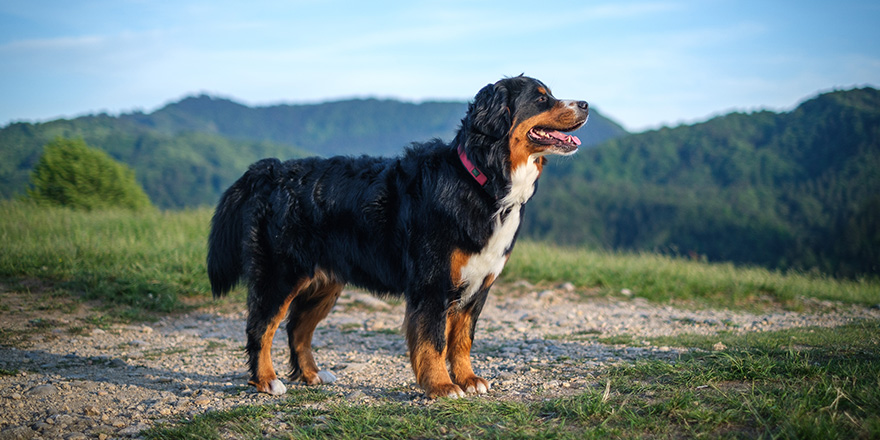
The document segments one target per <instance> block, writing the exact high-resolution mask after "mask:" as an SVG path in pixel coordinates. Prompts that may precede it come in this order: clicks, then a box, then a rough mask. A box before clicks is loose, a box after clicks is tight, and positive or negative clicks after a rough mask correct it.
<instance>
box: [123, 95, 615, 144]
mask: <svg viewBox="0 0 880 440" xmlns="http://www.w3.org/2000/svg"><path fill="white" fill-rule="evenodd" d="M466 111H467V103H466V102H430V101H429V102H424V103H411V102H401V101H395V100H382V99H354V100H347V101H336V102H327V103H321V104H302V105H275V106H270V107H247V106H245V105H242V104H239V103H236V102H234V101H230V100H227V99H222V98H213V97H210V96H206V95H200V96H196V97H189V98H186V99H183V100H182V101H180V102H177V103H173V104H169V105H167V106H165V107H164V108H162V109H160V110H158V111H156V112H154V113H152V114H149V115H144V114H132V115H125V116H123V118H124V119H130V120H132V121H135V122H137V123H138V124H139V125H143V126H149V127H152V128H154V129H156V130H159V131H161V132H163V133H168V134H172V133H186V132H199V133H211V134H218V135H222V136H225V137H229V138H233V139H246V140H265V141H272V142H277V143H280V144H285V145H298V146H300V147H301V148H302V149H304V150H308V151H311V152H313V153H316V154H320V155H322V156H334V155H339V154H343V155H360V154H371V155H379V156H393V155H396V154H398V153H400V152H401V150H402V148H403V147H404V146H407V145H409V144H410V143H411V142H414V141H425V140H428V139H432V138H440V139H444V140H447V141H449V140H451V139H452V138H453V136H454V135H455V131H456V130H457V129H458V126H459V125H460V122H461V119H462V118H463V117H464V115H465V112H466ZM592 118H593V119H591V124H590V129H589V130H587V129H586V128H582V129H581V130H579V131H577V132H576V134H577V135H578V136H580V137H581V140H583V141H584V142H585V143H586V144H587V145H596V144H598V143H600V142H602V141H605V140H608V139H611V138H614V137H617V136H621V135H623V134H626V130H624V129H623V128H622V127H621V126H620V125H618V124H617V123H615V122H613V121H611V120H609V119H607V118H605V117H604V116H602V115H601V114H599V113H597V112H595V111H594V112H593V115H592Z"/></svg>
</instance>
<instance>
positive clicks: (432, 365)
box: [405, 298, 465, 399]
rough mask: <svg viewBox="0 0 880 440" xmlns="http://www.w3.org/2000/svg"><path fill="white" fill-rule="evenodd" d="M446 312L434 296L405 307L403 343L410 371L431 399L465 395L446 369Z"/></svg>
mask: <svg viewBox="0 0 880 440" xmlns="http://www.w3.org/2000/svg"><path fill="white" fill-rule="evenodd" d="M444 302H445V301H444ZM446 313H447V312H446V305H445V304H443V303H442V302H440V301H435V300H434V299H433V298H432V299H423V300H422V301H419V302H415V303H414V302H413V301H410V302H408V303H407V306H406V323H405V328H406V342H407V344H408V345H409V358H410V362H411V363H412V369H413V373H415V376H416V381H417V382H418V383H419V386H421V387H422V389H424V390H425V394H426V395H427V396H428V397H430V398H432V399H433V398H437V397H452V398H457V397H464V395H465V394H464V391H462V389H461V387H459V386H458V385H456V384H454V383H452V379H451V378H450V376H449V371H448V370H447V369H446V355H447V353H446Z"/></svg>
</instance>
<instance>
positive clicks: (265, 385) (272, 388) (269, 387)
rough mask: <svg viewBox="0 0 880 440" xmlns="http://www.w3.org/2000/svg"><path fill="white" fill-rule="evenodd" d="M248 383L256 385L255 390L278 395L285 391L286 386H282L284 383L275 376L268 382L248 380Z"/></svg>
mask: <svg viewBox="0 0 880 440" xmlns="http://www.w3.org/2000/svg"><path fill="white" fill-rule="evenodd" d="M248 383H250V384H251V385H253V386H255V387H257V391H259V392H261V393H266V394H271V395H273V396H280V395H282V394H284V393H286V392H287V387H286V386H284V384H283V383H282V382H281V381H280V380H278V379H277V378H276V379H272V380H270V381H268V382H262V383H261V382H254V381H250V382H248Z"/></svg>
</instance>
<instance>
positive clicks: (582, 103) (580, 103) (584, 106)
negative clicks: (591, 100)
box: [578, 101, 590, 110]
mask: <svg viewBox="0 0 880 440" xmlns="http://www.w3.org/2000/svg"><path fill="white" fill-rule="evenodd" d="M578 107H579V108H580V109H581V110H586V109H587V108H589V107H590V104H587V101H578Z"/></svg>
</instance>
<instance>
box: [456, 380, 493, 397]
mask: <svg viewBox="0 0 880 440" xmlns="http://www.w3.org/2000/svg"><path fill="white" fill-rule="evenodd" d="M455 382H456V383H457V384H458V386H460V387H461V389H463V390H464V391H465V392H467V393H471V394H486V393H488V392H489V390H490V389H492V387H491V386H490V385H489V381H487V380H486V379H483V378H482V377H477V376H471V377H469V378H467V379H464V380H462V381H458V380H456V381H455Z"/></svg>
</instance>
